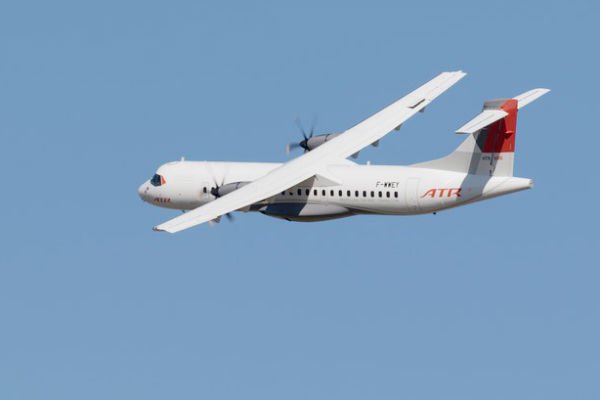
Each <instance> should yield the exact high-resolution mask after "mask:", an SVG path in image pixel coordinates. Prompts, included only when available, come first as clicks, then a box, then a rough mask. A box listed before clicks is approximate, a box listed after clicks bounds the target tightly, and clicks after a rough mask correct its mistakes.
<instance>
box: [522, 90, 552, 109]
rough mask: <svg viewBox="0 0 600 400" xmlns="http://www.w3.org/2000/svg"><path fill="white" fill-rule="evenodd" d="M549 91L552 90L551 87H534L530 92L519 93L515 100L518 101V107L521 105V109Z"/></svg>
mask: <svg viewBox="0 0 600 400" xmlns="http://www.w3.org/2000/svg"><path fill="white" fill-rule="evenodd" d="M549 91H550V89H543V88H540V89H532V90H530V91H528V92H525V93H523V94H520V95H518V96H517V97H515V100H517V101H518V107H519V109H521V108H523V107H525V106H526V105H527V104H529V103H531V102H533V101H535V100H537V99H539V98H540V97H542V96H543V95H545V94H546V93H548V92H549Z"/></svg>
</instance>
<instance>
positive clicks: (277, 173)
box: [154, 71, 465, 233]
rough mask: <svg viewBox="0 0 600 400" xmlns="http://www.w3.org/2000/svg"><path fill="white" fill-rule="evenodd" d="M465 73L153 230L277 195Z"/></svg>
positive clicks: (442, 77) (434, 83)
mask: <svg viewBox="0 0 600 400" xmlns="http://www.w3.org/2000/svg"><path fill="white" fill-rule="evenodd" d="M464 76H465V73H464V72H462V71H456V72H443V73H441V74H439V75H438V76H436V77H435V78H433V79H432V80H431V81H429V82H427V83H426V84H424V85H423V86H421V87H419V88H418V89H416V90H414V91H413V92H411V93H409V94H408V95H406V96H404V97H403V98H401V99H400V100H398V101H396V102H395V103H393V104H391V105H389V106H388V107H386V108H384V109H383V110H381V111H379V112H377V113H376V114H374V115H372V116H371V117H369V118H367V119H365V120H364V121H362V122H360V123H359V124H357V125H355V126H354V127H352V128H350V129H348V130H347V131H345V132H344V133H342V134H340V135H339V136H337V137H335V138H333V139H331V140H329V141H327V142H326V143H324V144H322V145H321V146H319V147H317V148H316V149H314V150H312V151H310V152H308V153H305V154H303V155H301V156H300V157H297V158H295V159H293V160H291V161H289V162H287V163H285V164H283V165H282V166H280V167H278V168H276V169H274V170H273V171H271V172H270V173H268V174H267V175H265V176H263V177H261V178H259V179H257V180H255V181H253V182H251V183H249V184H247V185H245V186H244V187H241V188H239V189H237V190H235V191H233V192H231V193H229V194H226V195H225V196H223V197H220V198H218V199H217V200H214V201H212V202H210V203H208V204H205V205H203V206H200V207H198V208H196V209H194V210H192V211H189V212H187V213H185V214H183V215H180V216H179V217H176V218H173V219H172V220H170V221H167V222H165V223H163V224H161V225H158V226H156V227H154V229H155V230H157V231H165V232H171V233H174V232H179V231H181V230H184V229H188V228H191V227H192V226H195V225H199V224H202V223H204V222H208V221H211V220H213V219H215V218H218V217H220V216H221V215H223V214H227V213H229V212H232V211H236V210H239V209H242V208H245V207H248V206H250V205H252V204H254V203H257V202H259V201H262V200H264V199H267V198H269V197H272V196H274V195H276V194H279V193H281V192H282V191H284V190H286V189H288V188H290V187H292V186H295V185H297V184H299V183H300V182H302V181H304V180H306V179H309V178H311V177H313V176H314V175H317V174H319V172H320V171H322V170H324V169H325V168H326V167H327V166H328V165H330V164H332V163H335V162H339V161H340V160H344V159H345V158H347V157H349V156H351V155H352V154H354V153H356V152H357V151H359V150H361V149H362V148H364V147H367V146H369V145H371V144H372V143H375V142H377V141H378V140H379V139H381V138H382V137H384V136H385V135H387V134H388V133H389V132H390V131H392V130H393V129H394V128H397V127H398V126H399V125H401V124H403V123H404V122H405V121H406V120H408V119H409V118H410V117H412V116H413V115H415V114H416V113H418V112H419V111H421V110H423V109H424V108H425V107H426V106H427V105H428V104H429V103H431V102H432V101H433V100H434V99H435V98H436V97H438V96H439V95H441V94H442V93H444V92H445V91H446V90H448V89H449V88H450V87H451V86H453V85H454V84H455V83H456V82H458V81H459V80H460V79H462V78H463V77H464Z"/></svg>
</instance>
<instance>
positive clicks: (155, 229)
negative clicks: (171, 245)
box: [152, 225, 167, 232]
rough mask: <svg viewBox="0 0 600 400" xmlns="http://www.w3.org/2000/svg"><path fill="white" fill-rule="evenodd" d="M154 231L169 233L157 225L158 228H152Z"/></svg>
mask: <svg viewBox="0 0 600 400" xmlns="http://www.w3.org/2000/svg"><path fill="white" fill-rule="evenodd" d="M152 230H153V231H154V232H167V230H165V229H163V228H161V227H160V225H156V226H154V227H152Z"/></svg>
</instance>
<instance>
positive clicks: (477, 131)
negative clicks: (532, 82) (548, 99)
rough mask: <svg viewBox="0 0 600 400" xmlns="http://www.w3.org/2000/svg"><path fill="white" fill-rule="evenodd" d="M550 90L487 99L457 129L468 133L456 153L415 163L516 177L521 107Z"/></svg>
mask: <svg viewBox="0 0 600 400" xmlns="http://www.w3.org/2000/svg"><path fill="white" fill-rule="evenodd" d="M548 92H549V90H548V89H534V90H530V91H529V92H526V93H523V94H521V95H519V96H517V97H515V98H512V99H497V100H488V101H486V102H485V103H484V105H483V111H482V112H481V113H480V114H479V115H477V116H476V117H475V118H473V119H472V120H470V121H469V122H467V123H466V124H465V125H463V126H462V127H460V128H459V129H458V130H457V131H456V133H461V134H468V135H469V136H468V137H467V138H466V140H465V141H464V142H463V143H461V145H460V146H458V148H457V149H456V150H455V151H454V152H453V153H450V154H449V155H447V156H446V157H443V158H439V159H437V160H432V161H427V162H423V163H419V164H415V165H413V166H414V167H421V168H433V169H442V170H448V171H456V172H465V173H469V174H475V175H488V176H494V175H498V176H513V165H514V159H515V139H516V135H517V113H518V110H519V109H521V108H523V107H524V106H526V105H527V104H529V103H531V102H532V101H534V100H536V99H537V98H539V97H541V96H543V95H544V94H546V93H548Z"/></svg>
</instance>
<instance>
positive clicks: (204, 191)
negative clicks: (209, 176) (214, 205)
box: [202, 186, 208, 194]
mask: <svg viewBox="0 0 600 400" xmlns="http://www.w3.org/2000/svg"><path fill="white" fill-rule="evenodd" d="M202 193H204V194H206V193H208V189H206V186H204V187H203V188H202Z"/></svg>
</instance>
